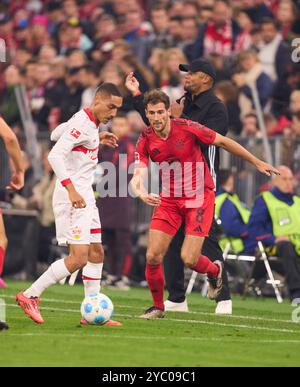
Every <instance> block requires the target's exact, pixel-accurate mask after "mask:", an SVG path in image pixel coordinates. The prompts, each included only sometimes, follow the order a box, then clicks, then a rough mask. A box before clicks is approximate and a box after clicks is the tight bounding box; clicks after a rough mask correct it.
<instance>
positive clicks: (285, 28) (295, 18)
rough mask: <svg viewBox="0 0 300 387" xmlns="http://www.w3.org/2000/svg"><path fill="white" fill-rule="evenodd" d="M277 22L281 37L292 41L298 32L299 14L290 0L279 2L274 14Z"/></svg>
mask: <svg viewBox="0 0 300 387" xmlns="http://www.w3.org/2000/svg"><path fill="white" fill-rule="evenodd" d="M275 17H276V20H277V22H278V23H279V25H280V29H281V35H282V37H283V39H285V40H288V41H290V40H292V39H293V38H294V37H295V33H297V29H298V30H299V28H298V26H297V24H298V23H299V12H298V9H297V6H296V5H295V3H294V2H293V1H292V0H281V1H280V2H279V5H278V8H277V10H276V13H275Z"/></svg>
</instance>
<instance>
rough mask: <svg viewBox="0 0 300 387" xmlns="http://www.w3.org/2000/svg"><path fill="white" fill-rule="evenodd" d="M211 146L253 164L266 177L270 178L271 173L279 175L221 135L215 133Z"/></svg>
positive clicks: (276, 171) (272, 168) (276, 170)
mask: <svg viewBox="0 0 300 387" xmlns="http://www.w3.org/2000/svg"><path fill="white" fill-rule="evenodd" d="M213 144H214V145H216V146H219V147H220V148H223V149H225V150H227V152H229V153H232V154H233V155H235V156H238V157H241V158H242V159H244V160H246V161H248V162H249V163H250V164H253V165H254V166H255V167H256V168H257V170H258V171H259V172H261V173H263V174H265V175H267V176H271V174H272V173H274V174H275V175H280V172H279V171H278V169H276V168H274V167H273V166H272V165H270V164H268V163H265V162H264V161H262V160H260V159H258V158H257V157H255V156H254V155H253V154H252V153H250V152H249V151H247V149H246V148H244V147H243V146H242V145H240V144H238V143H237V142H236V141H234V140H232V139H231V138H228V137H224V136H222V135H221V134H218V133H217V134H216V138H215V140H214V142H213Z"/></svg>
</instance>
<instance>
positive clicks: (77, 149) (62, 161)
mask: <svg viewBox="0 0 300 387" xmlns="http://www.w3.org/2000/svg"><path fill="white" fill-rule="evenodd" d="M51 140H52V141H57V143H56V144H55V145H54V147H53V148H52V150H51V152H50V153H49V156H48V160H49V162H50V164H51V166H52V168H53V171H54V173H55V175H56V177H57V181H56V186H55V190H54V195H53V204H54V205H56V204H59V203H70V199H69V195H68V191H67V190H66V188H65V187H64V186H65V185H67V184H68V183H70V181H71V182H72V183H73V185H74V187H75V189H76V191H77V192H78V193H79V194H80V195H81V196H82V197H83V199H84V200H85V202H86V203H88V202H89V203H92V202H94V201H95V198H94V192H93V189H92V184H93V177H94V176H93V175H94V171H95V168H96V166H97V163H98V149H99V129H98V126H97V124H96V122H95V120H94V118H93V116H92V114H91V113H90V111H89V110H88V109H83V110H80V111H79V112H78V113H76V114H74V116H73V117H72V118H71V119H70V120H69V121H67V122H64V123H63V124H60V125H59V126H58V127H57V128H56V129H55V130H54V131H53V132H52V134H51Z"/></svg>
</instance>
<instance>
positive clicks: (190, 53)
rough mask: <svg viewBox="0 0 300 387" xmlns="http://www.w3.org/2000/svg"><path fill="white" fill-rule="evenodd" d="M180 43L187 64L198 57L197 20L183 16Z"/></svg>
mask: <svg viewBox="0 0 300 387" xmlns="http://www.w3.org/2000/svg"><path fill="white" fill-rule="evenodd" d="M180 26H181V34H180V36H181V42H180V47H181V48H182V50H183V52H184V54H185V55H186V57H187V59H188V61H189V62H191V61H193V60H194V59H197V58H198V57H199V56H200V52H199V39H200V38H201V36H200V29H199V24H198V21H197V19H195V18H191V17H185V16H183V17H182V19H181V24H180Z"/></svg>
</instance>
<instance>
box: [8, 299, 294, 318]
mask: <svg viewBox="0 0 300 387" xmlns="http://www.w3.org/2000/svg"><path fill="white" fill-rule="evenodd" d="M1 297H2V298H13V299H14V298H15V297H14V296H9V295H4V296H1ZM42 300H43V301H45V302H53V303H59V304H70V305H78V306H79V305H80V302H76V301H68V300H59V299H53V298H43V299H42ZM115 307H116V308H123V309H135V310H142V308H140V307H138V306H125V305H116V304H115ZM291 312H292V311H291ZM170 313H174V312H170ZM177 313H178V312H177ZM184 314H185V315H188V314H194V315H200V316H210V317H217V318H220V317H221V318H222V317H223V318H224V317H225V318H231V319H235V318H237V319H242V320H255V321H265V322H278V323H285V324H286V323H289V324H295V322H294V321H292V320H281V319H275V318H264V317H259V316H240V315H235V314H232V315H216V314H215V313H210V312H200V311H190V312H184Z"/></svg>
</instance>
